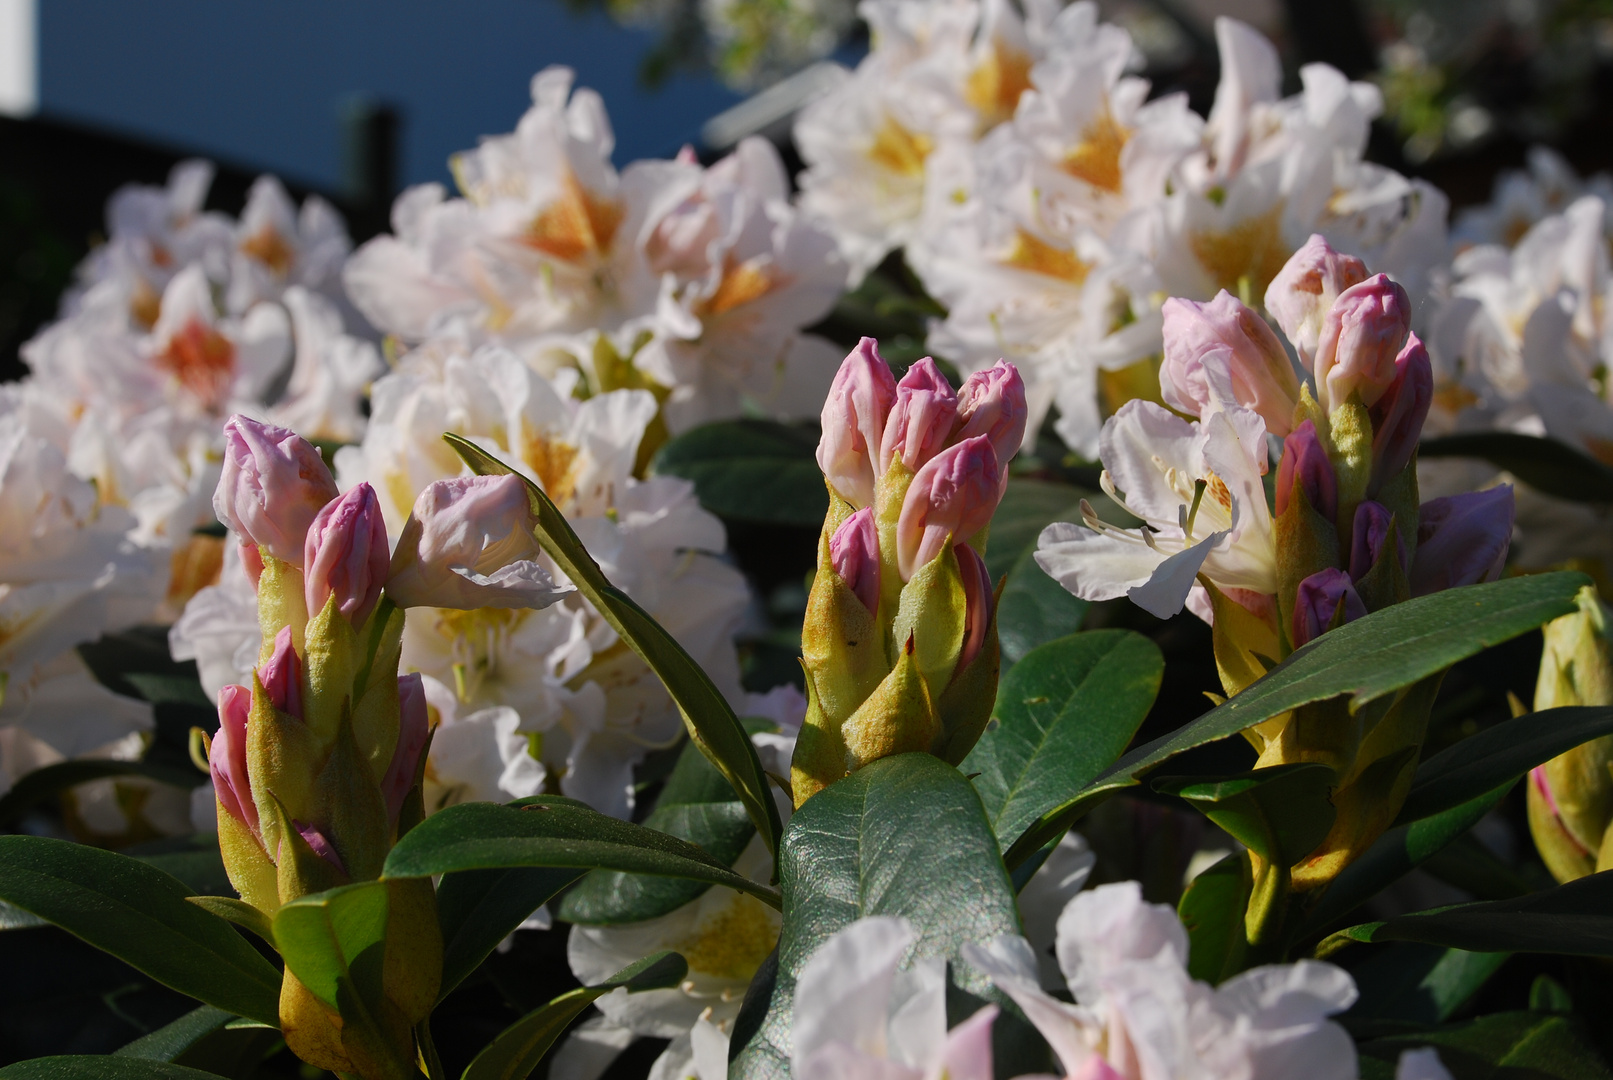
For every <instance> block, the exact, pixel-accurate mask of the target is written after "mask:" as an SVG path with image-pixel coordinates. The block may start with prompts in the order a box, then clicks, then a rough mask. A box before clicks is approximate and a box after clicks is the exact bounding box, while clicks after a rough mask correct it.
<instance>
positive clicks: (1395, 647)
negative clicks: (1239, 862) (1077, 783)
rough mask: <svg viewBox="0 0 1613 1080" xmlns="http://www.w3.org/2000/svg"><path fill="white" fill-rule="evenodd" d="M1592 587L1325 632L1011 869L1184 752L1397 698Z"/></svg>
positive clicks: (1159, 743) (1041, 837)
mask: <svg viewBox="0 0 1613 1080" xmlns="http://www.w3.org/2000/svg"><path fill="white" fill-rule="evenodd" d="M1589 581H1590V579H1589V578H1587V577H1586V576H1585V575H1584V574H1576V573H1568V572H1557V573H1550V574H1535V575H1532V576H1529V577H1517V578H1506V579H1504V580H1502V581H1494V582H1490V583H1488V584H1485V585H1470V586H1468V587H1466V588H1462V589H1451V590H1448V591H1446V592H1442V593H1436V594H1434V595H1433V596H1423V597H1418V598H1417V599H1415V600H1408V601H1407V602H1406V603H1404V604H1396V605H1394V606H1392V607H1388V608H1384V609H1383V610H1381V611H1376V612H1373V613H1372V614H1370V615H1368V616H1367V617H1366V618H1364V619H1357V620H1356V621H1355V622H1352V623H1349V624H1348V625H1346V626H1341V627H1339V628H1338V629H1337V630H1333V631H1330V632H1328V633H1326V634H1323V635H1322V636H1321V637H1319V638H1317V639H1316V640H1315V641H1312V642H1311V643H1310V644H1308V645H1306V646H1305V647H1304V648H1302V649H1298V650H1296V651H1295V652H1294V653H1292V654H1291V655H1290V656H1289V657H1288V658H1287V659H1286V660H1284V661H1283V662H1282V663H1280V664H1278V665H1277V666H1276V667H1275V668H1273V669H1272V670H1271V671H1269V672H1267V673H1266V676H1265V677H1264V678H1262V679H1260V680H1259V681H1257V682H1255V683H1254V684H1252V685H1251V686H1249V687H1247V688H1245V689H1244V691H1243V692H1242V693H1240V694H1238V695H1237V696H1236V697H1234V698H1232V699H1231V700H1229V701H1227V702H1225V703H1224V704H1222V705H1218V706H1217V707H1216V708H1214V709H1211V710H1210V711H1209V712H1207V713H1205V714H1204V715H1203V716H1200V717H1198V718H1197V719H1195V720H1193V721H1192V722H1190V723H1188V724H1186V725H1185V726H1183V727H1181V728H1179V729H1178V730H1176V731H1174V732H1172V733H1171V734H1169V735H1166V736H1163V737H1161V738H1159V739H1155V740H1154V741H1153V742H1151V743H1149V744H1147V745H1146V746H1140V747H1138V748H1137V749H1135V750H1133V751H1131V752H1130V753H1128V754H1127V755H1126V756H1125V757H1123V758H1121V759H1120V760H1119V761H1117V762H1116V763H1115V764H1114V766H1113V767H1111V768H1109V769H1107V770H1105V771H1104V772H1103V773H1102V774H1100V775H1099V776H1098V777H1096V778H1095V779H1094V780H1093V781H1092V782H1091V783H1090V784H1088V785H1087V786H1086V787H1085V788H1084V789H1083V790H1082V791H1080V792H1078V793H1076V794H1074V795H1073V796H1072V797H1070V798H1069V799H1068V800H1067V801H1065V802H1064V803H1062V804H1061V805H1059V806H1057V807H1054V808H1053V809H1052V810H1050V811H1048V812H1047V813H1046V814H1044V815H1042V817H1041V818H1039V819H1038V820H1037V821H1036V822H1034V823H1033V824H1032V825H1031V826H1030V827H1029V828H1027V829H1026V830H1025V832H1024V834H1022V835H1021V836H1020V838H1019V839H1018V840H1016V841H1015V842H1014V845H1013V847H1012V848H1010V849H1009V851H1008V854H1007V856H1006V858H1007V861H1008V865H1009V866H1010V867H1013V866H1017V865H1018V864H1019V863H1020V862H1021V861H1023V860H1024V859H1025V858H1026V857H1028V856H1029V855H1030V854H1031V853H1032V852H1034V851H1036V850H1037V849H1038V848H1040V847H1041V846H1042V845H1044V844H1046V843H1047V842H1048V841H1049V840H1050V839H1052V838H1053V837H1055V836H1058V835H1059V834H1060V833H1062V832H1064V831H1065V830H1066V829H1068V828H1069V827H1070V825H1071V824H1073V823H1074V822H1075V821H1076V819H1078V818H1079V817H1080V816H1081V814H1083V813H1085V812H1086V811H1087V810H1088V809H1090V808H1091V807H1092V806H1093V805H1095V804H1096V803H1098V802H1101V801H1103V800H1104V799H1106V798H1108V797H1109V796H1110V795H1112V794H1113V793H1114V792H1116V791H1119V790H1121V789H1123V788H1126V787H1130V786H1132V785H1133V784H1135V783H1137V778H1138V777H1140V776H1141V775H1142V774H1143V773H1145V772H1148V771H1150V770H1151V769H1154V768H1155V767H1157V766H1158V765H1159V764H1160V763H1161V762H1164V761H1166V760H1168V759H1170V758H1171V757H1173V756H1175V755H1177V754H1180V753H1182V752H1183V751H1185V750H1191V749H1193V748H1194V747H1196V746H1203V745H1204V744H1205V743H1210V742H1214V741H1216V740H1217V739H1224V738H1226V737H1228V736H1230V735H1235V734H1237V733H1238V732H1240V731H1242V730H1244V729H1245V728H1248V727H1253V726H1254V725H1255V724H1258V723H1260V722H1261V721H1263V720H1269V719H1270V718H1271V717H1273V716H1278V715H1280V714H1282V713H1285V712H1287V711H1288V710H1290V709H1293V708H1295V707H1297V706H1300V705H1304V704H1307V703H1309V702H1312V701H1325V700H1327V699H1328V698H1334V697H1339V696H1342V695H1348V696H1349V698H1350V702H1349V705H1350V709H1351V711H1352V712H1354V711H1356V710H1359V709H1361V708H1362V707H1363V706H1366V705H1368V704H1371V703H1373V702H1379V701H1385V700H1389V695H1391V694H1393V693H1394V692H1395V691H1397V690H1399V689H1401V688H1403V687H1407V686H1410V685H1412V684H1413V683H1416V682H1418V681H1420V680H1422V679H1424V678H1427V677H1428V676H1430V675H1433V674H1435V673H1437V672H1439V671H1443V670H1444V669H1445V668H1448V667H1449V666H1450V665H1452V664H1454V663H1456V662H1457V661H1458V660H1463V659H1466V658H1467V657H1469V656H1472V655H1474V654H1475V653H1478V652H1481V651H1483V650H1484V649H1487V648H1489V647H1490V646H1491V645H1497V644H1499V643H1501V642H1503V641H1507V640H1510V639H1511V638H1514V637H1517V636H1518V635H1519V634H1523V633H1527V632H1528V631H1530V630H1532V629H1534V628H1535V627H1537V626H1540V625H1541V624H1543V623H1546V622H1549V621H1550V620H1552V619H1555V618H1557V617H1558V616H1559V615H1565V614H1568V613H1569V612H1571V611H1573V610H1575V607H1574V594H1575V593H1577V592H1578V591H1579V589H1580V588H1581V587H1582V586H1584V585H1586V584H1588V583H1589Z"/></svg>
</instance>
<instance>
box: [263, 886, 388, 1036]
mask: <svg viewBox="0 0 1613 1080" xmlns="http://www.w3.org/2000/svg"><path fill="white" fill-rule="evenodd" d="M386 915H387V889H386V885H385V883H383V882H379V881H366V882H361V883H360V884H357V885H343V886H341V887H340V888H336V889H330V890H328V891H326V892H322V893H313V894H310V895H308V896H302V897H298V898H297V899H296V900H293V901H291V902H290V903H288V904H284V905H282V906H281V908H280V910H279V911H277V912H275V914H274V942H275V947H276V948H278V949H279V950H280V955H281V956H283V957H285V960H286V966H287V967H288V968H290V969H291V972H292V974H294V975H296V976H297V978H298V979H299V980H301V981H302V984H303V985H304V986H306V987H307V988H308V989H309V990H310V991H311V992H312V993H313V994H314V996H315V997H317V998H319V999H320V1000H321V1001H323V1002H324V1003H325V1004H327V1005H329V1006H330V1007H331V1008H333V1009H337V1008H340V1004H341V1002H340V983H341V982H342V981H343V980H349V981H351V983H352V984H353V986H354V988H355V989H356V990H358V992H359V994H360V996H361V998H362V999H363V1000H364V1001H366V1002H368V1003H372V1004H373V1003H378V1002H379V1000H380V996H381V956H382V949H383V948H384V945H385V940H386Z"/></svg>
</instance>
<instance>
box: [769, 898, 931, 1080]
mask: <svg viewBox="0 0 1613 1080" xmlns="http://www.w3.org/2000/svg"><path fill="white" fill-rule="evenodd" d="M915 939H916V935H915V934H914V932H913V927H912V924H910V923H909V922H908V921H907V920H906V919H902V918H893V917H890V916H883V915H872V916H869V917H867V918H862V919H858V920H857V921H856V922H854V923H852V924H851V925H849V926H847V927H846V928H845V929H843V930H840V931H838V932H836V933H835V934H834V936H832V937H830V938H829V940H828V941H826V942H824V943H823V944H822V945H821V946H819V948H818V951H817V952H815V953H813V954H812V957H811V958H810V959H809V960H807V962H806V964H805V966H803V967H802V969H801V975H800V977H799V978H798V979H797V980H796V984H795V1013H794V1016H793V1018H792V1020H791V1029H792V1030H791V1036H792V1042H793V1044H794V1045H793V1051H792V1054H791V1060H792V1062H793V1063H794V1067H795V1068H796V1069H797V1070H800V1069H802V1068H803V1066H804V1064H805V1062H806V1060H807V1059H808V1057H809V1056H811V1055H812V1053H813V1052H814V1051H816V1050H818V1049H820V1048H823V1047H827V1046H828V1045H829V1044H830V1043H835V1042H839V1043H845V1044H847V1045H849V1046H851V1047H854V1048H856V1049H858V1050H861V1051H864V1052H866V1053H868V1054H871V1055H874V1056H875V1057H880V1058H883V1057H884V1056H885V1050H886V1045H885V1043H886V1021H887V1016H888V1009H889V1007H890V996H891V986H892V984H893V983H894V982H895V980H896V965H897V964H898V963H900V962H901V959H902V956H903V955H904V954H905V953H906V952H907V950H908V948H909V947H911V946H912V944H913V942H914V940H915Z"/></svg>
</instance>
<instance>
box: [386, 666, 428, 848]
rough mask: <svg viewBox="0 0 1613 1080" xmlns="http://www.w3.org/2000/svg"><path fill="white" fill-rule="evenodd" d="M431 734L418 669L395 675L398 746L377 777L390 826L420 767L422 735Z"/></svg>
mask: <svg viewBox="0 0 1613 1080" xmlns="http://www.w3.org/2000/svg"><path fill="white" fill-rule="evenodd" d="M429 734H431V717H430V714H429V713H428V712H427V710H426V687H425V683H424V682H423V681H421V678H420V675H419V673H418V672H415V673H412V674H409V675H399V676H398V745H397V748H396V749H394V750H393V751H392V761H391V763H390V764H388V765H387V767H386V776H385V777H383V778H382V780H381V794H382V795H383V796H385V798H386V813H387V817H388V819H390V820H391V822H392V824H393V826H394V827H396V825H397V824H398V813H399V811H401V810H402V809H403V800H404V799H406V798H408V797H409V791H410V789H412V788H413V787H414V777H415V773H416V772H418V771H419V769H420V752H421V751H422V750H424V749H425V748H426V736H427V735H429Z"/></svg>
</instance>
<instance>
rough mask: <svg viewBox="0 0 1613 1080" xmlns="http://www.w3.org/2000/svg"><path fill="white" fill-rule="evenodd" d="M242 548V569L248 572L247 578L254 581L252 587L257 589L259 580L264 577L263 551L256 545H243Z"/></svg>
mask: <svg viewBox="0 0 1613 1080" xmlns="http://www.w3.org/2000/svg"><path fill="white" fill-rule="evenodd" d="M240 548H241V569H243V570H245V571H246V576H247V577H249V578H251V579H252V587H253V588H254V589H256V588H257V587H258V579H259V578H261V577H262V576H263V550H262V549H261V548H259V547H258V545H256V544H242V545H240Z"/></svg>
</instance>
